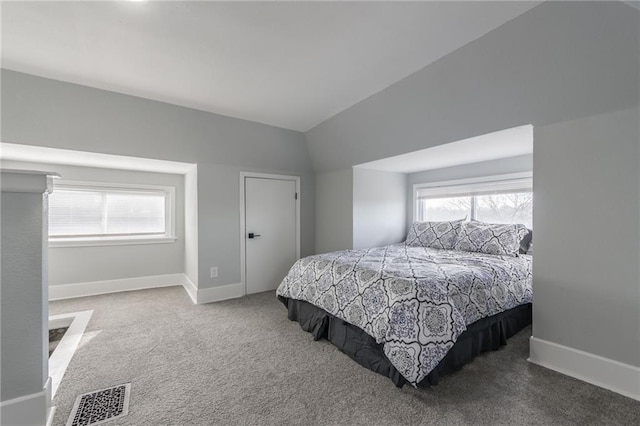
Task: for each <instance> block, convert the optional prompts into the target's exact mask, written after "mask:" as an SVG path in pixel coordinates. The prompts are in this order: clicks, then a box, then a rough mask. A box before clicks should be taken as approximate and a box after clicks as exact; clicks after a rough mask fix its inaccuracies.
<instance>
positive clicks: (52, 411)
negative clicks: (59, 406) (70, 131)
mask: <svg viewBox="0 0 640 426" xmlns="http://www.w3.org/2000/svg"><path fill="white" fill-rule="evenodd" d="M55 416H56V407H51V408H49V415H47V425H46V426H51V425H52V424H53V419H54V417H55Z"/></svg>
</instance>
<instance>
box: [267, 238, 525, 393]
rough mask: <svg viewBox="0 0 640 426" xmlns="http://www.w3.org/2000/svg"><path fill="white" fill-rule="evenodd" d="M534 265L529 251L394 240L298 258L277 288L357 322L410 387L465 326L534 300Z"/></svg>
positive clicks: (449, 346) (430, 368)
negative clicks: (489, 250)
mask: <svg viewBox="0 0 640 426" xmlns="http://www.w3.org/2000/svg"><path fill="white" fill-rule="evenodd" d="M531 267H532V263H531V256H527V255H525V256H522V255H521V256H519V257H513V256H498V255H491V254H483V253H471V252H466V251H454V250H437V249H431V248H424V247H408V246H405V245H404V244H397V245H391V246H386V247H378V248H373V249H368V250H345V251H338V252H333V253H327V254H321V255H315V256H309V257H305V258H303V259H300V260H298V261H297V262H296V263H295V264H294V265H293V267H292V268H291V270H290V271H289V274H288V275H287V276H286V277H285V279H284V280H283V281H282V283H281V284H280V286H279V287H278V290H277V294H278V295H280V296H284V297H288V298H291V299H298V300H304V301H306V302H309V303H311V304H313V305H315V306H317V307H319V308H322V309H324V310H325V311H327V312H329V313H330V314H332V315H334V316H336V317H338V318H340V319H342V320H345V321H347V322H348V323H350V324H353V325H355V326H357V327H359V328H361V329H362V330H364V331H365V332H366V333H367V334H369V335H370V336H372V337H373V338H374V339H376V341H377V342H378V343H381V344H382V345H383V348H384V353H385V355H386V356H387V358H389V360H390V361H391V363H392V364H393V365H394V366H395V367H396V369H397V370H398V371H399V372H400V374H402V375H403V376H404V377H405V378H406V379H407V381H409V382H410V383H411V384H412V385H414V386H415V385H417V384H418V383H419V382H420V381H422V379H424V378H425V377H426V376H427V374H429V372H431V370H433V369H434V368H435V367H436V366H437V365H438V363H439V362H440V361H441V360H442V358H444V356H445V355H446V354H447V352H448V351H449V349H451V347H452V346H453V344H454V343H455V342H456V340H457V339H458V337H459V336H460V334H462V332H463V331H465V330H466V327H467V325H469V324H471V323H473V322H475V321H477V320H479V319H481V318H484V317H488V316H491V315H495V314H497V313H500V312H503V311H506V310H508V309H511V308H514V307H516V306H518V305H522V304H525V303H529V302H531V301H532V299H533V298H532V292H531V283H532V274H531Z"/></svg>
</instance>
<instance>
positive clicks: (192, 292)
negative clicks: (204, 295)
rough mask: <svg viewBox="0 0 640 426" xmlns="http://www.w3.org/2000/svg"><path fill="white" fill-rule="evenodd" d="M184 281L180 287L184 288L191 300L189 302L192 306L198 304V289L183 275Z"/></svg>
mask: <svg viewBox="0 0 640 426" xmlns="http://www.w3.org/2000/svg"><path fill="white" fill-rule="evenodd" d="M183 275H184V279H183V281H182V287H184V289H185V291H186V292H187V294H188V295H189V297H190V298H191V301H192V302H193V304H194V305H197V304H198V287H196V285H195V284H194V283H193V281H191V280H190V279H189V277H188V276H187V274H183Z"/></svg>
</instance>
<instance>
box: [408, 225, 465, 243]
mask: <svg viewBox="0 0 640 426" xmlns="http://www.w3.org/2000/svg"><path fill="white" fill-rule="evenodd" d="M461 225H462V219H461V220H454V221H451V222H414V224H413V226H411V229H410V230H409V233H408V234H407V240H406V241H405V244H406V245H408V246H410V247H431V248H436V249H444V250H452V249H453V246H454V245H455V244H456V241H457V240H458V232H459V231H460V226H461Z"/></svg>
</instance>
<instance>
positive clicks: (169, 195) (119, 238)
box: [49, 179, 176, 247]
mask: <svg viewBox="0 0 640 426" xmlns="http://www.w3.org/2000/svg"><path fill="white" fill-rule="evenodd" d="M56 189H82V190H87V191H91V190H95V191H105V190H112V191H117V192H144V191H154V192H157V191H162V192H164V193H165V194H166V197H165V218H164V220H165V231H166V232H165V234H164V235H116V236H87V237H82V236H77V237H49V247H87V246H115V245H130V244H163V243H174V242H175V241H176V236H175V229H176V223H175V220H176V201H175V200H176V189H175V187H173V186H158V185H138V184H125V183H107V182H86V181H74V180H61V179H60V180H56V181H55V182H54V183H53V191H54V192H55V190H56Z"/></svg>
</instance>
